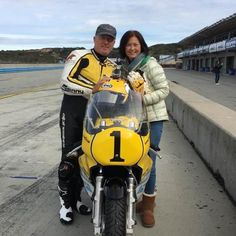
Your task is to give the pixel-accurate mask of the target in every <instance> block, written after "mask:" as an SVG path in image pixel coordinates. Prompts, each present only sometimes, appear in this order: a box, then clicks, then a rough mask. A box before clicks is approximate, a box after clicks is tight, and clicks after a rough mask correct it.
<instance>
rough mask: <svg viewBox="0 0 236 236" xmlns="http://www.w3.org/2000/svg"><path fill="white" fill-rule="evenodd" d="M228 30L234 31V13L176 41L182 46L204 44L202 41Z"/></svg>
mask: <svg viewBox="0 0 236 236" xmlns="http://www.w3.org/2000/svg"><path fill="white" fill-rule="evenodd" d="M229 32H232V33H234V34H235V33H236V13H234V14H233V15H230V16H229V17H226V18H223V19H221V20H219V21H217V22H216V23H214V24H212V25H211V26H207V27H205V28H203V29H201V30H199V31H197V32H196V33H194V34H192V35H190V36H188V37H186V38H184V39H182V40H181V41H179V42H178V43H179V44H181V45H184V46H195V45H198V44H204V42H206V43H209V41H214V39H215V38H216V37H220V36H223V35H226V34H228V33H229Z"/></svg>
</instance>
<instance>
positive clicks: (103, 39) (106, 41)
mask: <svg viewBox="0 0 236 236" xmlns="http://www.w3.org/2000/svg"><path fill="white" fill-rule="evenodd" d="M93 41H94V50H95V51H96V52H97V53H99V54H101V55H102V56H108V55H109V54H110V52H111V51H112V49H113V46H114V44H115V39H114V38H112V37H111V36H108V35H97V36H94V38H93Z"/></svg>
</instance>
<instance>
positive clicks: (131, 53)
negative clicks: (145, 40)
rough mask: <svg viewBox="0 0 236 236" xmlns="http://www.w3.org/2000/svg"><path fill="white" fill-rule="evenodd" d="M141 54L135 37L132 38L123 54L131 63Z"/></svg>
mask: <svg viewBox="0 0 236 236" xmlns="http://www.w3.org/2000/svg"><path fill="white" fill-rule="evenodd" d="M140 53H141V45H140V42H139V40H138V38H137V37H136V36H132V37H131V38H130V39H129V41H128V43H127V44H126V47H125V54H126V56H127V57H128V58H129V60H130V61H132V60H133V59H134V58H135V57H137V56H138V55H139V54H140Z"/></svg>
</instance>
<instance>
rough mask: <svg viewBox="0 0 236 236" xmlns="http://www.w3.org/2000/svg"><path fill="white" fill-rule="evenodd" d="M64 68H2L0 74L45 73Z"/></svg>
mask: <svg viewBox="0 0 236 236" xmlns="http://www.w3.org/2000/svg"><path fill="white" fill-rule="evenodd" d="M63 68H64V65H63V66H33V67H14V68H0V74H3V73H16V72H30V71H43V70H59V69H63Z"/></svg>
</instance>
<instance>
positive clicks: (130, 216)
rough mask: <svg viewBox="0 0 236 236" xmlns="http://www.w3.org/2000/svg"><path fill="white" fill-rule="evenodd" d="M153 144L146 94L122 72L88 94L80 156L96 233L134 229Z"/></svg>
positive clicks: (112, 233) (108, 235)
mask: <svg viewBox="0 0 236 236" xmlns="http://www.w3.org/2000/svg"><path fill="white" fill-rule="evenodd" d="M79 148H81V146H79V147H77V148H76V149H75V150H73V151H72V152H71V155H73V153H74V152H75V151H76V150H78V149H79ZM149 149H150V130H149V123H148V121H147V114H146V109H145V106H144V104H143V101H142V95H141V94H140V93H138V92H135V91H134V90H132V88H131V86H130V85H129V82H128V81H127V80H125V79H121V78H120V74H119V73H118V76H113V78H111V79H110V80H109V81H107V82H105V83H104V84H103V85H102V86H101V87H100V88H99V91H98V92H96V93H94V94H93V95H92V96H91V97H90V99H89V102H88V105H87V111H86V116H85V120H84V130H83V139H82V150H83V154H82V155H81V156H80V157H79V158H78V161H79V165H80V169H81V177H82V179H83V182H84V187H85V189H86V191H87V193H88V195H89V196H90V197H91V199H92V202H93V211H92V222H93V225H94V235H103V236H111V235H113V236H118V235H119V236H120V235H122V236H123V235H127V234H128V235H130V234H133V231H134V225H135V224H136V220H135V219H136V218H135V203H136V202H137V201H138V199H139V198H140V197H141V196H142V193H143V192H144V189H145V185H146V183H147V181H148V179H149V175H150V171H151V166H152V160H151V158H150V157H149V155H148V151H149Z"/></svg>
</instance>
